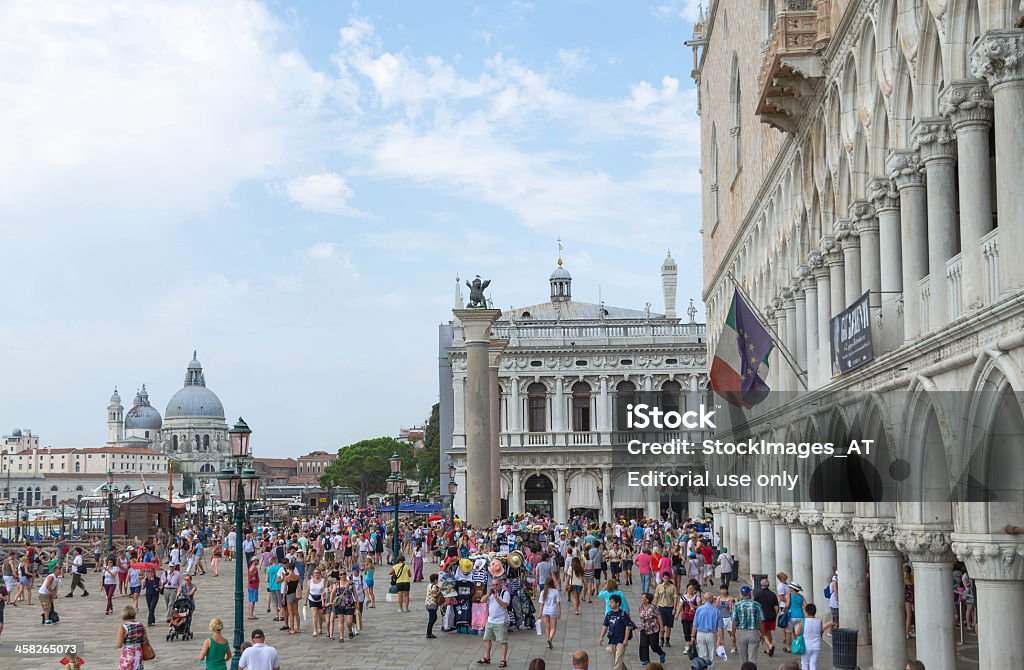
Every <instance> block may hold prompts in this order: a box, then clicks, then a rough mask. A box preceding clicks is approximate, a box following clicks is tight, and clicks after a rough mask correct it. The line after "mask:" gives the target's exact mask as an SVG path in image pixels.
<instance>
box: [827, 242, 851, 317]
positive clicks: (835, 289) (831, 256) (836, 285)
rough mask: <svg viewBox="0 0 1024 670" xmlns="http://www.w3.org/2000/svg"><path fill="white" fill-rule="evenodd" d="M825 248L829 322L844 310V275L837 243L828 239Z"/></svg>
mask: <svg viewBox="0 0 1024 670" xmlns="http://www.w3.org/2000/svg"><path fill="white" fill-rule="evenodd" d="M825 246H826V247H827V251H826V253H825V265H826V266H827V267H828V279H829V286H830V287H831V289H832V290H831V294H832V295H831V296H830V298H829V307H830V310H831V313H830V314H829V315H828V318H829V319H830V320H831V319H832V317H833V316H835V315H836V314H838V313H839V312H841V311H843V310H844V309H846V273H845V271H844V269H843V251H842V247H840V246H839V242H838V241H837V240H836V239H835V238H831V237H830V238H828V240H827V242H826V243H825Z"/></svg>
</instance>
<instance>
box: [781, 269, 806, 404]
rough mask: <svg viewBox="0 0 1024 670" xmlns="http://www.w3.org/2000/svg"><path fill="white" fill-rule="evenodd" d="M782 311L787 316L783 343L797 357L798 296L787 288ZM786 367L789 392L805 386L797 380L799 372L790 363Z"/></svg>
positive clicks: (784, 292)
mask: <svg viewBox="0 0 1024 670" xmlns="http://www.w3.org/2000/svg"><path fill="white" fill-rule="evenodd" d="M782 311H783V313H784V314H785V316H786V330H785V333H784V334H783V333H780V335H783V337H784V339H783V340H782V341H783V342H785V343H786V348H787V349H789V352H790V353H791V354H794V355H795V352H796V296H795V295H794V294H793V291H792V289H790V288H789V287H786V288H784V289H783V305H782ZM783 365H785V366H786V370H787V371H788V373H789V374H787V375H786V377H787V379H788V381H789V384H788V386H787V387H786V390H787V391H797V390H799V389H801V388H803V386H802V385H801V384H800V380H799V379H797V371H796V370H794V369H793V367H792V365H790V364H789V363H788V362H783Z"/></svg>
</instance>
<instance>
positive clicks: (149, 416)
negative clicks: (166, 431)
mask: <svg viewBox="0 0 1024 670" xmlns="http://www.w3.org/2000/svg"><path fill="white" fill-rule="evenodd" d="M162 425H163V419H161V418H160V412H158V411H157V409H156V408H155V407H153V406H152V405H150V404H149V393H147V392H146V386H145V384H143V386H142V390H140V391H139V392H138V393H136V394H135V400H134V401H133V402H132V408H131V409H130V410H128V411H127V412H126V413H125V415H124V428H125V430H135V429H141V430H160V426H162Z"/></svg>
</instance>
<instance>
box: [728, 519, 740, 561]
mask: <svg viewBox="0 0 1024 670" xmlns="http://www.w3.org/2000/svg"><path fill="white" fill-rule="evenodd" d="M725 546H726V547H727V548H728V549H729V553H730V554H732V555H733V556H736V557H737V558H738V557H739V555H740V533H739V512H738V511H737V509H736V508H735V507H732V508H730V511H729V543H728V544H726V545H725Z"/></svg>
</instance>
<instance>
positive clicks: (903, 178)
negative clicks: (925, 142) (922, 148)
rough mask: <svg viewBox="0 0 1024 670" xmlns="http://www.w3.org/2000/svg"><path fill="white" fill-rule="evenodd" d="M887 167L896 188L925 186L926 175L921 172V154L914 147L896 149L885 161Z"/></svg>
mask: <svg viewBox="0 0 1024 670" xmlns="http://www.w3.org/2000/svg"><path fill="white" fill-rule="evenodd" d="M885 169H886V170H888V171H889V179H891V180H892V181H893V182H894V183H895V184H896V188H897V189H898V190H900V191H902V190H903V189H905V188H913V187H920V186H924V175H922V174H921V155H920V154H918V152H917V151H916V150H912V149H896V150H894V151H892V152H890V153H889V158H888V159H886V161H885Z"/></svg>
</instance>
